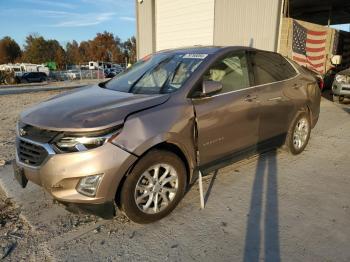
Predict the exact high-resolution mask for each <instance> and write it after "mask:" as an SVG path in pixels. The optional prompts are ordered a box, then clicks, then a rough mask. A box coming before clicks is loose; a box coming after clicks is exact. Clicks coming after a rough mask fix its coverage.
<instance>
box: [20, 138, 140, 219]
mask: <svg viewBox="0 0 350 262" xmlns="http://www.w3.org/2000/svg"><path fill="white" fill-rule="evenodd" d="M23 141H24V142H25V144H24V145H23V146H25V147H26V148H27V150H29V148H30V146H31V145H32V144H33V148H35V150H38V152H40V151H39V149H40V148H42V149H44V150H45V151H46V153H47V154H46V156H45V158H44V159H43V160H42V162H41V163H39V164H38V163H37V162H35V165H34V164H33V163H34V162H33V163H31V162H30V161H25V160H23V157H22V155H21V152H19V148H20V146H21V145H20V143H21V142H23ZM34 146H35V147H34ZM48 146H49V145H48V144H40V143H37V142H34V141H29V140H27V139H23V138H21V137H18V138H17V141H16V162H15V163H14V171H15V172H14V173H15V177H16V179H17V181H18V182H19V183H20V185H21V186H22V187H25V186H26V183H27V182H28V180H29V181H31V182H33V183H35V184H37V185H39V186H42V187H43V188H45V190H46V191H47V192H49V193H50V194H51V195H52V196H53V198H54V199H56V200H57V201H59V202H60V203H63V204H65V205H66V206H67V207H68V209H70V210H71V211H73V210H74V209H81V210H84V211H88V212H92V213H95V214H98V215H100V216H101V217H104V218H108V217H110V216H112V215H113V213H114V202H115V196H116V192H117V189H118V187H119V184H120V182H121V180H122V178H123V177H124V175H125V174H126V173H127V171H128V169H129V168H130V167H131V166H132V165H133V163H134V162H135V161H136V159H137V157H136V156H134V155H132V154H130V153H128V152H126V151H125V150H123V149H121V148H119V147H117V146H115V145H113V144H111V143H106V144H104V145H103V146H100V147H98V148H95V149H91V150H87V151H82V152H74V153H64V154H55V153H54V152H53V151H50V149H48ZM38 147H40V148H39V149H38ZM39 158H40V157H38V159H39ZM28 159H31V158H30V157H29V156H28ZM33 159H34V158H33ZM33 161H34V160H33ZM28 162H29V163H28ZM94 175H101V176H102V178H101V180H100V182H99V185H98V187H97V188H96V193H95V195H94V196H93V197H90V196H86V195H83V194H81V193H79V192H78V191H77V186H78V184H79V182H80V181H81V179H82V178H84V177H88V176H94Z"/></svg>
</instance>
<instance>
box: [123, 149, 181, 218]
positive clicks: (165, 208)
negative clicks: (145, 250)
mask: <svg viewBox="0 0 350 262" xmlns="http://www.w3.org/2000/svg"><path fill="white" fill-rule="evenodd" d="M185 188H186V168H185V166H184V164H183V162H182V160H181V159H180V158H179V157H178V156H177V155H175V154H173V153H171V152H168V151H161V150H152V151H150V152H149V153H147V154H146V155H145V156H143V157H142V158H141V159H140V160H139V162H138V163H137V164H136V166H135V167H134V168H133V170H132V171H131V173H130V174H129V175H128V176H127V178H126V180H125V182H124V185H123V187H122V191H121V196H120V204H121V208H122V210H123V211H124V213H125V214H126V216H127V217H128V218H130V220H132V221H134V222H137V223H142V224H144V223H151V222H154V221H156V220H159V219H161V218H163V217H165V216H166V215H168V214H169V213H170V212H171V211H172V210H173V209H174V208H175V207H176V205H177V204H178V203H179V202H180V200H181V198H182V197H183V195H184V193H185Z"/></svg>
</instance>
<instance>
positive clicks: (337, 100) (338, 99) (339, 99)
mask: <svg viewBox="0 0 350 262" xmlns="http://www.w3.org/2000/svg"><path fill="white" fill-rule="evenodd" d="M343 101H344V96H337V95H333V102H335V103H338V104H341V103H342V102H343Z"/></svg>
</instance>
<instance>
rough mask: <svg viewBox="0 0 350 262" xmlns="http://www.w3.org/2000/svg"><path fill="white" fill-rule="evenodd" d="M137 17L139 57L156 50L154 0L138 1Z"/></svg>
mask: <svg viewBox="0 0 350 262" xmlns="http://www.w3.org/2000/svg"><path fill="white" fill-rule="evenodd" d="M136 19H137V23H136V24H137V34H136V38H137V58H138V59H139V58H142V57H144V56H145V55H148V54H151V53H153V52H154V51H155V30H154V27H155V26H154V21H155V13H154V0H145V1H143V2H142V4H140V3H139V2H138V1H136Z"/></svg>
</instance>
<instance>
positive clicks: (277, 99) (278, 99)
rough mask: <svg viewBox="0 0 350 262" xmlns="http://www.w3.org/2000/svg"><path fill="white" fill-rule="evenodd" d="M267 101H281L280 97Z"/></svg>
mask: <svg viewBox="0 0 350 262" xmlns="http://www.w3.org/2000/svg"><path fill="white" fill-rule="evenodd" d="M268 100H269V101H281V100H282V97H280V96H278V97H273V98H269V99H268Z"/></svg>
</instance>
